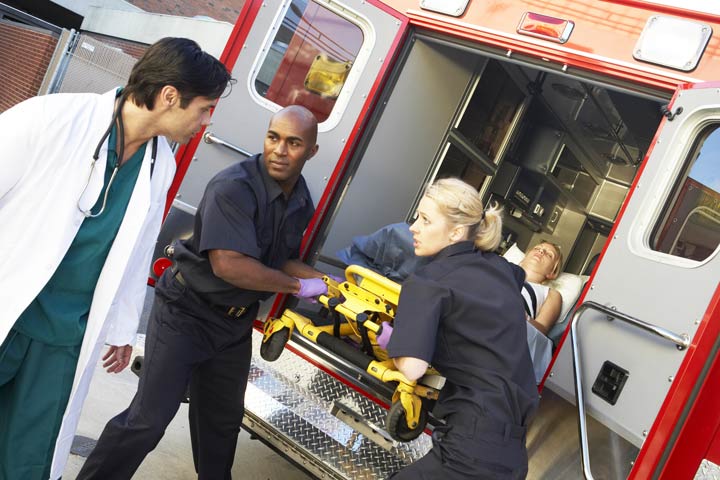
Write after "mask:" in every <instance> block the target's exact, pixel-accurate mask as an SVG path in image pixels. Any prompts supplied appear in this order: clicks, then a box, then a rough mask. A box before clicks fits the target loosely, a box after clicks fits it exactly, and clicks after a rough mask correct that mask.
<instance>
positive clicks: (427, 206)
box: [410, 197, 453, 257]
mask: <svg viewBox="0 0 720 480" xmlns="http://www.w3.org/2000/svg"><path fill="white" fill-rule="evenodd" d="M410 232H412V234H413V247H414V248H415V255H417V256H419V257H428V256H431V255H435V254H436V253H438V252H439V251H440V250H442V249H443V248H445V247H447V246H448V245H450V244H452V243H453V242H452V240H451V239H450V236H451V235H450V234H451V232H452V226H451V225H450V224H449V222H448V221H447V218H446V217H445V215H443V214H442V212H440V209H439V208H438V206H437V203H435V201H434V200H430V199H429V198H427V197H423V198H422V200H420V204H419V205H418V209H417V219H416V220H415V222H413V224H412V225H411V226H410Z"/></svg>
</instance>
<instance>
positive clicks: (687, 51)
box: [633, 15, 712, 72]
mask: <svg viewBox="0 0 720 480" xmlns="http://www.w3.org/2000/svg"><path fill="white" fill-rule="evenodd" d="M710 36H712V28H711V27H710V25H707V24H704V23H698V22H694V21H691V20H684V19H680V18H675V17H665V16H662V15H654V16H652V17H650V18H649V19H648V21H647V23H646V24H645V28H644V29H643V31H642V33H641V34H640V38H639V39H638V41H637V44H636V45H635V50H634V51H633V57H634V58H635V59H636V60H640V61H643V62H650V63H655V64H657V65H662V66H665V67H670V68H675V69H677V70H682V71H685V72H689V71H690V70H693V69H695V67H697V64H698V62H699V61H700V57H702V54H703V52H704V51H705V47H706V46H707V44H708V41H710Z"/></svg>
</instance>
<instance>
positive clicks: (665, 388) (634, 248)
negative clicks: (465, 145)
mask: <svg viewBox="0 0 720 480" xmlns="http://www.w3.org/2000/svg"><path fill="white" fill-rule="evenodd" d="M665 117H666V118H665V119H664V120H663V122H662V123H661V126H660V130H659V131H658V133H657V134H656V136H655V138H654V140H653V143H652V145H651V149H650V150H649V153H648V155H647V157H646V159H645V161H644V165H643V166H642V167H641V171H640V173H639V174H638V175H637V177H636V178H635V181H634V183H633V185H632V187H631V191H630V194H629V195H628V199H627V200H626V203H625V205H624V206H623V210H622V211H621V212H620V216H619V221H618V222H617V224H616V225H615V227H614V230H613V231H612V232H611V235H610V239H609V241H608V243H607V245H606V247H605V250H604V252H603V253H602V256H601V258H600V261H599V262H598V267H597V268H596V271H595V272H594V274H593V275H592V277H591V278H590V282H589V287H588V288H587V290H586V294H585V296H584V298H583V300H582V303H581V304H580V306H579V307H578V308H577V310H576V311H575V314H574V316H573V322H572V327H571V329H570V331H571V332H570V333H566V334H565V338H564V341H563V343H562V344H561V347H560V348H561V350H560V352H559V354H558V356H557V358H556V360H555V365H554V367H553V369H552V372H553V373H552V375H551V377H550V378H549V379H548V382H547V385H548V386H549V387H550V388H551V389H552V390H553V391H555V392H558V393H560V394H561V395H563V396H566V398H568V399H572V397H573V393H574V394H575V396H576V399H577V404H578V413H579V422H578V423H579V430H580V437H581V440H580V441H581V449H582V461H583V472H584V475H585V477H586V478H593V472H595V473H596V474H597V472H598V471H599V470H604V469H607V468H608V465H607V464H608V463H611V464H612V463H613V462H614V461H615V460H613V458H612V455H609V456H608V455H600V454H598V455H594V456H593V455H592V454H591V453H598V449H594V448H593V445H592V441H589V440H588V435H587V430H588V429H587V424H588V422H589V421H590V418H589V417H590V416H592V417H594V420H592V421H595V420H597V421H599V422H600V423H602V424H604V425H605V426H607V427H608V428H609V429H610V430H612V431H613V432H614V433H616V434H617V435H619V436H620V437H622V438H623V439H624V440H626V441H628V442H630V443H632V444H633V445H635V446H636V447H637V449H638V450H636V452H638V454H637V456H636V457H635V458H633V459H630V460H629V461H628V462H627V463H626V464H625V465H617V464H616V465H615V466H610V467H609V468H610V470H614V473H615V475H617V474H618V472H622V475H620V476H625V475H627V474H629V478H635V479H645V478H667V479H684V478H693V476H695V475H696V472H699V471H700V470H702V469H704V468H706V466H707V465H708V464H710V465H712V464H713V463H714V464H717V463H719V462H720V435H718V434H717V431H718V425H719V423H720V415H718V410H717V405H718V404H717V398H718V391H719V390H720V365H718V355H717V352H718V348H720V336H719V335H718V333H719V332H720V306H719V304H720V289H719V288H718V278H719V276H720V275H719V273H720V254H719V250H720V249H719V248H718V246H719V245H720V161H718V158H720V84H718V83H713V84H699V85H690V86H688V85H686V86H683V87H681V88H680V89H679V90H678V91H677V92H676V93H675V96H674V98H673V100H672V102H671V103H670V105H669V108H668V110H667V111H666V115H665ZM573 401H574V399H573ZM606 451H607V449H606ZM610 453H612V452H610ZM703 459H705V460H703ZM701 461H702V462H703V463H702V464H701ZM699 469H700V470H699ZM610 476H611V477H613V475H610Z"/></svg>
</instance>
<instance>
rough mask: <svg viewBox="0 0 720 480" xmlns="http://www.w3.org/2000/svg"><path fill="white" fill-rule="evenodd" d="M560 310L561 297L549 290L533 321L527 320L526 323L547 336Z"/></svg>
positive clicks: (558, 293)
mask: <svg viewBox="0 0 720 480" xmlns="http://www.w3.org/2000/svg"><path fill="white" fill-rule="evenodd" d="M561 309H562V297H561V296H560V292H558V291H557V290H555V289H554V288H551V289H550V291H549V292H548V296H547V298H546V299H545V301H544V302H543V304H542V306H541V307H540V311H539V312H538V314H537V316H536V317H535V318H534V319H533V318H528V322H530V323H532V324H533V326H534V327H535V328H537V329H538V330H540V331H541V332H542V333H544V334H545V335H547V334H548V332H549V331H550V329H551V328H552V327H553V325H555V322H557V320H558V317H559V316H560V310H561Z"/></svg>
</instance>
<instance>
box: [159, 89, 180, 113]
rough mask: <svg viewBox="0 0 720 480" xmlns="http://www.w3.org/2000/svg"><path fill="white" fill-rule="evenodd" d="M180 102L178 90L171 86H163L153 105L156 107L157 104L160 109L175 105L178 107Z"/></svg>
mask: <svg viewBox="0 0 720 480" xmlns="http://www.w3.org/2000/svg"><path fill="white" fill-rule="evenodd" d="M180 100H181V98H180V92H179V91H178V89H177V88H175V87H173V86H172V85H165V86H164V87H163V88H162V89H160V93H158V98H157V101H156V102H155V105H156V106H157V105H158V103H159V105H160V106H162V107H165V108H170V107H174V106H175V105H180Z"/></svg>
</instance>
